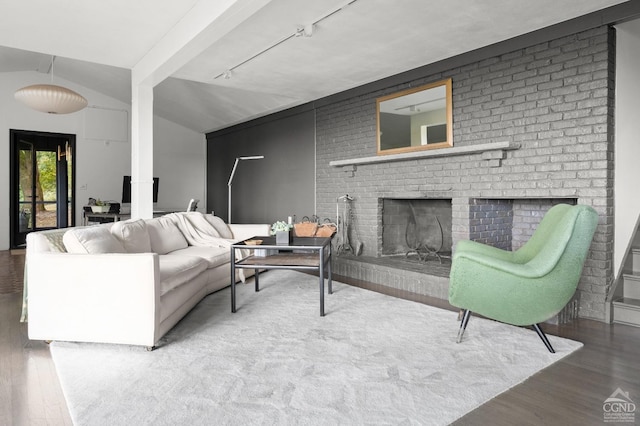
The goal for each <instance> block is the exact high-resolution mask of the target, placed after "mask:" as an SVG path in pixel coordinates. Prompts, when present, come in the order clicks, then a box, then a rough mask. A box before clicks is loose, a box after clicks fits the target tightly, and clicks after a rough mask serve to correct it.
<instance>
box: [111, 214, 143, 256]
mask: <svg viewBox="0 0 640 426" xmlns="http://www.w3.org/2000/svg"><path fill="white" fill-rule="evenodd" d="M111 233H112V234H113V235H115V237H116V238H117V239H118V240H120V242H121V243H122V245H123V246H124V249H125V250H126V251H127V253H151V240H150V239H149V232H148V231H147V224H146V223H145V221H144V219H135V220H134V219H130V220H125V221H124V222H116V223H114V224H113V226H112V227H111Z"/></svg>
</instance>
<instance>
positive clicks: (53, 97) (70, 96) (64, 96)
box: [14, 84, 88, 114]
mask: <svg viewBox="0 0 640 426" xmlns="http://www.w3.org/2000/svg"><path fill="white" fill-rule="evenodd" d="M14 96H15V98H16V99H17V100H19V101H20V102H22V103H23V104H25V105H26V106H28V107H30V108H33V109H35V110H36V111H41V112H46V113H49V114H69V113H72V112H76V111H80V110H81V109H83V108H84V107H86V106H87V104H88V102H87V100H86V99H85V98H84V97H83V96H82V95H79V94H78V93H76V92H74V91H73V90H70V89H67V88H66V87H61V86H55V85H53V84H34V85H32V86H27V87H23V88H22V89H20V90H18V91H16V93H15V95H14Z"/></svg>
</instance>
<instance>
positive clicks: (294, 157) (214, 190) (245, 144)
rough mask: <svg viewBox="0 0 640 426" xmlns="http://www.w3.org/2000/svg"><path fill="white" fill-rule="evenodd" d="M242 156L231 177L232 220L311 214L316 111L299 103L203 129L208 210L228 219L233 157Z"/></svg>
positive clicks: (270, 219) (258, 220)
mask: <svg viewBox="0 0 640 426" xmlns="http://www.w3.org/2000/svg"><path fill="white" fill-rule="evenodd" d="M252 155H264V157H265V158H264V159H262V160H244V161H240V162H239V163H238V168H237V170H236V173H235V175H234V178H233V182H232V201H231V205H232V212H231V219H232V223H273V222H275V221H277V220H285V221H286V220H287V218H288V217H289V216H294V215H295V216H297V217H298V218H302V217H303V216H311V215H313V214H315V111H313V110H311V109H309V108H297V109H295V110H291V111H286V112H284V113H281V114H277V115H274V116H272V117H270V119H268V120H256V121H253V122H251V123H248V124H246V125H239V126H235V127H232V128H229V129H225V130H223V131H219V132H215V133H209V134H208V135H207V200H206V206H207V211H208V212H209V213H210V212H211V211H214V212H215V214H216V216H219V217H221V218H223V219H225V220H227V219H228V218H227V205H228V204H227V198H228V191H227V188H228V187H227V183H228V181H229V176H230V174H231V169H232V168H233V164H234V162H235V159H236V157H242V156H252Z"/></svg>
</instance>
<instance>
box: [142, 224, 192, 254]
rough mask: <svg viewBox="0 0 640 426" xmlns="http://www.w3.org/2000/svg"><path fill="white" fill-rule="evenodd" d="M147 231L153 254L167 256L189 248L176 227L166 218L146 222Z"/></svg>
mask: <svg viewBox="0 0 640 426" xmlns="http://www.w3.org/2000/svg"><path fill="white" fill-rule="evenodd" d="M147 231H148V232H149V240H150V242H151V251H153V252H154V253H158V254H167V253H170V252H172V251H176V250H180V249H183V248H187V247H188V246H189V244H188V243H187V240H186V239H185V238H184V235H182V232H180V229H178V226H177V225H176V224H175V223H173V221H172V220H171V219H169V218H168V217H157V218H155V219H150V220H148V221H147Z"/></svg>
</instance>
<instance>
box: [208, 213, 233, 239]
mask: <svg viewBox="0 0 640 426" xmlns="http://www.w3.org/2000/svg"><path fill="white" fill-rule="evenodd" d="M204 217H205V219H207V222H209V223H210V224H211V226H213V227H214V228H215V230H216V231H217V232H218V234H220V238H225V239H227V240H232V239H233V232H231V229H230V228H229V225H227V224H226V223H224V220H222V219H220V218H219V217H218V216H214V215H212V214H205V215H204Z"/></svg>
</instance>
